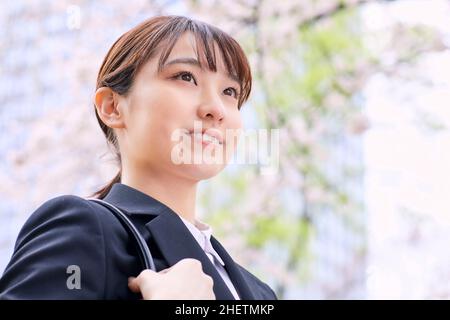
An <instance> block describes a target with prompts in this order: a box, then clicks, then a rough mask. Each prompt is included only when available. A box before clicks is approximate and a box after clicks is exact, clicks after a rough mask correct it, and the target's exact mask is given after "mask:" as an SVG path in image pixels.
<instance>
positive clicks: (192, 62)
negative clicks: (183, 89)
mask: <svg viewBox="0 0 450 320" xmlns="http://www.w3.org/2000/svg"><path fill="white" fill-rule="evenodd" d="M172 64H189V65H191V66H194V67H197V68H200V69H203V68H202V66H201V64H200V62H199V61H198V60H197V59H195V58H176V59H173V60H171V61H169V62H167V63H166V64H164V66H163V67H162V68H163V69H164V68H165V67H167V66H169V65H172ZM227 76H228V78H229V79H230V80H232V81H235V82H237V83H238V84H239V86H240V85H241V81H240V80H239V77H238V76H237V75H235V74H232V73H228V74H227Z"/></svg>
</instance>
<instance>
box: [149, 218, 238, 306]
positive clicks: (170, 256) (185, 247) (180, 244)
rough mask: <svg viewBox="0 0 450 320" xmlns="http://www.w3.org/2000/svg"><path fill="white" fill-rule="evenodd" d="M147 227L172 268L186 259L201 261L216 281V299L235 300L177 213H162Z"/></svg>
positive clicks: (214, 288) (204, 269) (207, 272)
mask: <svg viewBox="0 0 450 320" xmlns="http://www.w3.org/2000/svg"><path fill="white" fill-rule="evenodd" d="M145 226H146V228H147V229H148V230H149V231H150V233H151V238H152V240H154V241H155V243H156V244H157V246H158V247H159V248H160V250H161V253H162V255H163V256H164V258H165V259H166V260H167V262H168V263H169V265H170V266H172V265H174V264H176V263H177V262H179V261H180V260H182V259H185V258H194V259H197V260H199V261H200V262H201V263H202V267H203V271H204V272H205V273H206V274H208V275H209V276H211V277H212V278H213V280H214V286H213V290H214V294H215V295H216V299H217V300H234V297H233V295H232V293H231V292H230V290H229V289H228V287H227V285H226V284H225V282H224V281H223V279H222V277H221V276H220V274H219V273H218V272H217V270H216V268H215V266H214V265H213V264H212V263H211V261H210V260H209V259H208V257H207V255H206V254H205V252H204V251H203V249H202V248H201V247H200V246H199V244H198V243H197V241H196V240H195V238H194V237H193V236H192V235H191V233H190V232H189V230H188V229H187V228H186V227H185V226H184V224H183V221H181V219H180V218H179V217H178V216H177V215H176V214H175V213H171V212H162V213H160V214H159V215H158V216H157V217H155V218H154V219H152V220H151V221H150V222H149V223H147V224H146V225H145ZM219 254H220V253H219ZM221 257H222V255H221ZM224 261H225V259H224ZM233 282H234V281H233Z"/></svg>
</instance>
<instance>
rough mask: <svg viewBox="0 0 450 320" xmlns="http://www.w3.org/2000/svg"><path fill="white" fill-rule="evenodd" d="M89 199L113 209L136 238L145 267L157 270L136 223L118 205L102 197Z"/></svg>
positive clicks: (115, 214) (110, 209)
mask: <svg viewBox="0 0 450 320" xmlns="http://www.w3.org/2000/svg"><path fill="white" fill-rule="evenodd" d="M88 200H89V201H94V202H97V203H99V204H101V205H103V206H104V207H106V208H107V209H109V211H111V212H112V213H113V214H114V216H115V217H116V218H117V219H119V221H120V223H121V224H122V225H123V227H124V228H125V229H126V230H127V232H128V233H129V234H130V235H131V236H132V237H133V238H134V240H135V243H136V244H137V247H138V252H139V257H140V259H141V262H142V264H143V266H144V268H145V269H151V270H153V271H156V268H155V263H154V261H153V257H152V254H151V252H150V249H149V248H148V245H147V243H146V242H145V240H144V238H143V237H142V235H141V234H140V233H139V231H138V230H137V228H136V227H135V226H134V224H133V223H132V222H131V220H130V219H128V217H127V216H126V215H125V214H124V213H123V212H122V211H121V210H120V209H119V208H117V207H116V206H114V205H112V204H111V203H109V202H106V201H104V200H101V199H88Z"/></svg>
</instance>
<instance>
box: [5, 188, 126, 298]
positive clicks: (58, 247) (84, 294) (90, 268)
mask: <svg viewBox="0 0 450 320" xmlns="http://www.w3.org/2000/svg"><path fill="white" fill-rule="evenodd" d="M102 208H103V207H101V206H99V205H96V204H94V203H92V202H91V201H89V200H87V199H84V198H81V197H78V196H75V195H63V196H58V197H55V198H52V199H50V200H48V201H46V202H45V203H43V204H42V205H40V206H39V207H38V208H37V209H36V210H35V211H34V212H33V213H32V214H31V215H30V217H29V218H28V219H27V221H26V222H25V224H24V225H23V226H22V228H21V230H20V232H19V235H18V237H17V240H16V244H15V247H14V252H13V255H12V257H11V260H10V262H9V263H8V265H7V267H6V269H5V271H4V273H3V275H2V277H1V278H0V298H4V299H54V298H55V299H99V298H103V297H105V295H106V293H107V290H108V288H107V286H108V281H107V277H108V276H107V273H108V269H109V266H108V263H107V259H110V258H109V257H110V256H111V250H109V248H110V246H111V244H112V242H113V241H114V240H113V239H117V237H118V235H114V234H113V233H114V231H113V230H114V228H118V229H119V232H120V231H122V232H124V231H123V230H122V229H121V228H120V225H119V226H116V225H115V223H116V221H115V220H114V219H115V217H111V215H108V212H105V211H104V210H103V209H102ZM105 210H106V208H105ZM117 223H118V222H117ZM124 233H125V232H124ZM124 237H126V235H124ZM105 239H107V240H105ZM108 261H109V260H108ZM74 265H75V266H77V267H78V269H79V270H81V289H80V290H68V286H67V283H66V281H67V279H68V267H70V266H74Z"/></svg>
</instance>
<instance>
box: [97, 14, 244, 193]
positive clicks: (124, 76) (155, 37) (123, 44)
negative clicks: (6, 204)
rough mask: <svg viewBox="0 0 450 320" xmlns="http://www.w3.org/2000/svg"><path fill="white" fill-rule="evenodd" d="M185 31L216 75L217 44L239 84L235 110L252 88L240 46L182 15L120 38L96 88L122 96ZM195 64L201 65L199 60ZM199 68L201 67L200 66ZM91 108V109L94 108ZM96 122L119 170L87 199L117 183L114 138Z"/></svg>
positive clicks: (155, 20) (157, 19)
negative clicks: (137, 76)
mask: <svg viewBox="0 0 450 320" xmlns="http://www.w3.org/2000/svg"><path fill="white" fill-rule="evenodd" d="M185 32H192V34H193V35H194V37H195V41H196V46H197V56H199V54H200V53H202V54H204V57H205V60H206V62H207V64H208V66H207V67H208V69H209V70H211V71H213V72H216V71H217V68H216V53H215V50H214V44H217V47H218V48H219V51H220V54H221V55H222V59H223V61H224V64H225V67H226V68H227V71H228V73H230V74H232V75H235V76H236V77H237V78H238V79H239V82H240V87H241V88H240V96H239V101H238V107H239V108H241V106H242V104H243V103H244V102H245V101H246V100H247V99H248V97H249V95H250V91H251V87H252V75H251V71H250V66H249V63H248V61H247V58H246V56H245V53H244V51H243V50H242V48H241V47H240V45H239V44H238V43H237V42H236V40H234V39H233V38H232V37H231V36H230V35H228V34H227V33H225V32H223V31H222V30H220V29H218V28H216V27H214V26H211V25H209V24H207V23H204V22H201V21H197V20H193V19H190V18H187V17H183V16H157V17H153V18H150V19H148V20H146V21H144V22H142V23H140V24H139V25H137V26H136V27H134V28H133V29H131V30H129V31H128V32H126V33H124V34H123V35H122V36H120V38H119V39H117V40H116V42H115V43H114V44H113V45H112V47H111V49H109V51H108V53H107V54H106V57H105V59H104V60H103V63H102V65H101V67H100V70H99V72H98V76H97V86H96V89H98V88H101V87H109V88H111V89H112V90H113V91H115V92H117V93H118V94H120V95H124V96H126V95H127V93H128V92H129V91H130V88H131V86H132V84H133V80H134V79H135V77H136V74H137V73H138V71H139V70H140V68H141V67H142V66H143V65H144V64H145V63H146V62H147V61H149V60H150V59H151V58H153V57H154V56H155V55H157V54H158V53H160V52H161V56H160V59H159V64H158V68H159V70H161V68H162V67H163V66H164V63H165V61H166V60H167V58H168V57H169V55H170V52H171V51H172V48H173V47H174V45H175V43H176V42H177V40H178V39H179V38H180V36H181V35H183V34H184V33H185ZM197 58H198V61H199V62H200V63H202V61H203V60H202V59H200V58H199V57H197ZM202 67H203V66H202ZM94 107H95V106H94ZM94 109H95V115H96V117H97V121H98V123H99V125H100V128H101V129H102V131H103V133H104V134H105V136H106V139H107V142H108V144H110V145H111V146H112V148H113V150H114V153H115V156H116V160H117V161H118V163H119V165H120V168H119V172H118V173H117V175H116V176H115V177H114V179H112V180H111V181H110V182H109V183H108V184H106V185H105V186H104V187H103V188H101V189H100V190H98V191H96V192H94V193H93V194H92V195H91V196H90V197H94V198H99V199H103V198H104V197H105V196H106V195H107V194H108V192H109V191H110V190H111V187H112V186H113V185H114V183H117V182H120V181H121V175H122V169H121V155H120V150H119V145H118V142H117V138H116V136H115V134H114V131H113V129H112V128H110V127H108V126H107V125H106V124H104V123H103V121H102V120H101V119H100V117H99V116H98V114H97V109H96V108H94Z"/></svg>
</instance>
